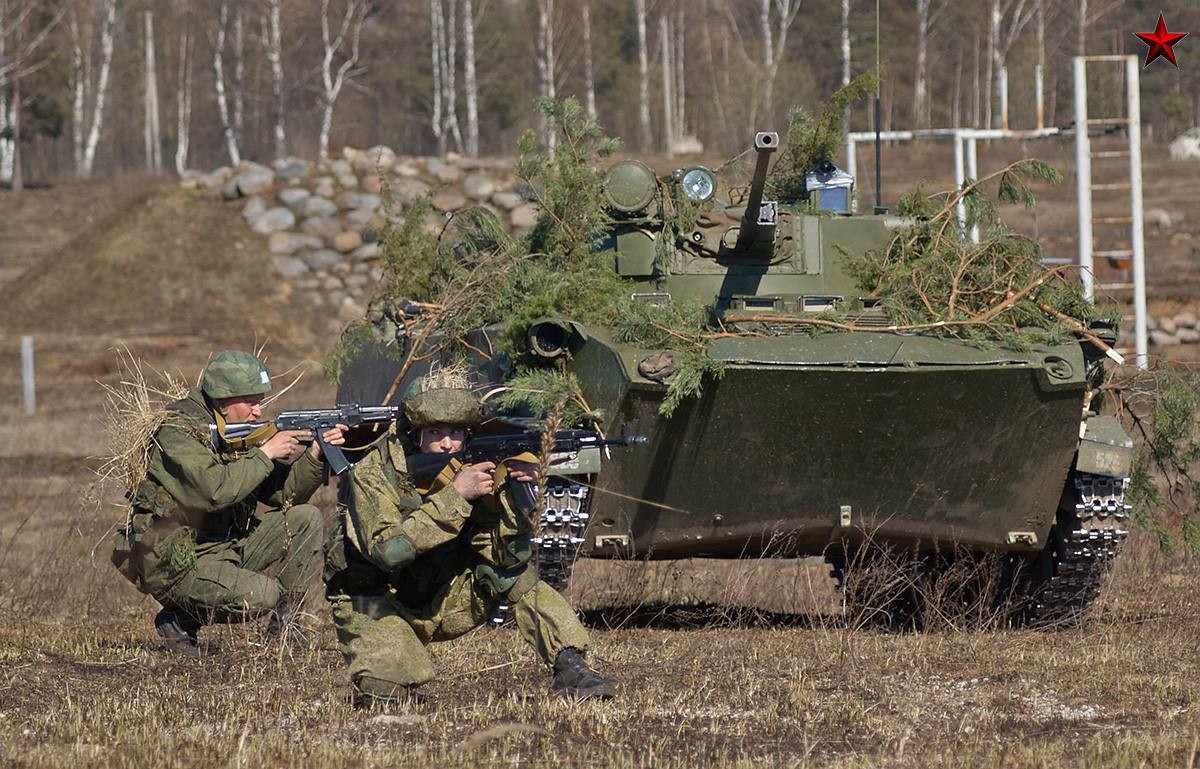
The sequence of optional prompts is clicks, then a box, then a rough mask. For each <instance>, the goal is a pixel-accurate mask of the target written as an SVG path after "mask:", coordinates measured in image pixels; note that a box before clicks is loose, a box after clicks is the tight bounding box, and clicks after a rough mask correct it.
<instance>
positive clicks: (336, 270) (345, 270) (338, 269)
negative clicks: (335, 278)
mask: <svg viewBox="0 0 1200 769" xmlns="http://www.w3.org/2000/svg"><path fill="white" fill-rule="evenodd" d="M353 269H354V265H352V264H350V262H347V261H341V262H338V263H337V264H335V265H333V266H332V267H330V268H329V271H330V272H332V273H333V274H335V275H349V274H350V271H351V270H353Z"/></svg>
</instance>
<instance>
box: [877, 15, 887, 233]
mask: <svg viewBox="0 0 1200 769" xmlns="http://www.w3.org/2000/svg"><path fill="white" fill-rule="evenodd" d="M875 75H876V77H875V213H877V214H882V213H884V210H885V209H884V208H883V178H882V174H883V150H882V147H881V145H880V143H879V130H880V129H879V122H880V120H881V118H882V115H883V110H882V109H881V108H880V106H879V97H880V95H881V94H882V93H883V71H882V70H880V69H879V0H875Z"/></svg>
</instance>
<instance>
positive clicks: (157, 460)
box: [113, 350, 345, 654]
mask: <svg viewBox="0 0 1200 769" xmlns="http://www.w3.org/2000/svg"><path fill="white" fill-rule="evenodd" d="M270 390H271V384H270V376H269V374H268V373H267V368H266V366H265V365H264V364H263V362H262V361H261V360H259V359H258V358H257V357H255V356H254V355H251V354H250V353H246V352H241V351H238V350H226V351H225V352H222V353H219V354H217V355H216V356H214V357H213V359H212V361H211V362H210V363H209V364H208V366H207V368H206V369H205V371H204V377H203V380H202V383H201V386H200V387H199V388H193V389H192V390H190V391H189V392H188V394H187V396H186V397H184V398H182V399H181V400H179V401H176V402H175V403H173V404H171V405H170V406H168V408H167V411H168V415H167V418H166V419H165V421H164V422H163V423H162V426H161V427H160V428H159V429H158V431H157V432H156V433H155V435H154V438H153V441H152V445H151V448H150V455H149V464H148V469H147V476H146V479H145V480H144V481H143V482H142V483H141V484H140V485H139V487H138V488H137V489H136V490H135V491H134V492H133V493H132V494H131V495H130V497H131V502H132V509H131V511H130V515H129V519H128V521H127V523H126V526H125V527H124V528H123V529H122V530H120V531H118V535H117V546H116V548H115V549H114V552H113V562H114V564H116V566H117V568H118V569H119V570H120V571H121V573H122V574H124V575H125V576H126V577H128V578H129V579H130V581H132V582H133V583H134V584H135V585H137V587H138V589H139V590H141V591H142V592H143V593H147V594H149V595H152V596H154V598H155V599H156V600H157V601H158V602H159V603H160V604H162V607H163V608H162V611H160V612H159V613H158V616H156V617H155V619H154V627H155V629H156V630H157V631H158V634H159V635H160V636H161V637H162V639H163V644H164V647H165V648H166V649H168V650H170V651H175V652H180V653H184V654H197V653H199V646H198V644H197V640H196V634H197V631H198V630H199V629H200V627H201V626H202V625H204V624H208V623H212V622H237V621H242V620H245V619H250V618H253V617H256V616H260V615H263V614H268V613H269V614H270V621H269V623H268V626H267V630H268V632H269V633H270V634H272V635H276V636H284V637H285V639H286V640H287V641H288V642H289V643H291V644H292V645H295V646H300V647H307V646H308V645H309V644H310V641H309V639H308V637H307V634H306V633H305V632H304V631H303V630H302V629H301V628H300V627H299V626H298V624H297V623H296V621H295V620H296V616H295V615H296V614H297V613H298V612H299V605H300V603H301V601H302V599H303V596H304V591H305V590H306V588H307V586H308V584H309V582H310V581H311V579H312V578H313V577H314V576H315V574H316V572H317V570H318V569H319V568H320V546H321V539H322V517H321V512H320V511H319V510H318V509H317V508H316V507H314V506H313V505H309V504H304V503H305V502H307V501H308V499H309V497H311V496H312V494H313V492H315V491H316V490H317V488H318V487H319V486H321V485H322V484H323V483H324V482H325V479H326V476H327V474H326V468H325V465H324V461H323V459H322V457H321V454H320V451H319V447H318V446H317V444H316V442H315V441H314V442H313V445H312V448H311V449H309V450H307V451H306V450H305V447H304V446H303V445H301V444H300V442H299V441H300V439H302V438H304V437H305V436H306V434H305V433H304V432H302V431H301V432H298V431H283V432H275V433H274V434H273V435H270V437H269V438H267V439H266V440H264V441H262V442H261V443H260V444H259V445H257V446H253V445H247V446H243V447H241V448H236V447H230V448H229V449H228V450H222V451H220V452H218V451H217V450H216V449H215V448H214V446H213V445H212V440H211V437H210V435H209V425H210V424H211V423H216V424H217V425H224V424H225V423H227V422H258V421H261V418H262V409H261V406H260V402H261V401H262V399H263V396H264V395H265V394H266V393H268V392H270ZM273 430H274V428H273V427H268V428H265V431H266V433H267V434H269V433H270V432H272V431H273ZM344 431H345V427H344V426H339V427H337V428H334V429H332V430H329V431H328V432H326V433H325V434H324V436H323V437H324V439H325V440H326V441H328V442H329V443H331V444H334V445H340V444H342V443H344V442H345V439H344V436H343V433H344ZM254 442H255V441H250V443H254ZM260 503H261V504H264V505H266V506H267V507H269V508H270V509H269V510H268V511H266V512H262V513H259V512H257V509H258V506H259V504H260ZM271 569H273V571H274V575H273V576H272V575H271V574H268V573H266V572H267V571H268V570H271Z"/></svg>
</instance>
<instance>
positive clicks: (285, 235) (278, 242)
mask: <svg viewBox="0 0 1200 769" xmlns="http://www.w3.org/2000/svg"><path fill="white" fill-rule="evenodd" d="M322 245H324V243H323V242H322V240H321V239H320V238H318V237H316V236H315V235H302V234H300V233H297V232H275V233H272V234H271V237H270V239H268V240H267V248H268V249H269V250H270V251H271V253H272V254H294V253H296V252H297V251H302V250H304V249H318V248H320V247H321V246H322Z"/></svg>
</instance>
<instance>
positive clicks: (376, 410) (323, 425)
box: [208, 403, 404, 475]
mask: <svg viewBox="0 0 1200 769" xmlns="http://www.w3.org/2000/svg"><path fill="white" fill-rule="evenodd" d="M403 414H404V407H403V406H359V405H358V404H357V403H345V404H341V405H339V406H337V407H336V408H332V409H302V410H300V411H283V412H280V414H279V416H277V417H275V419H273V420H271V421H270V422H231V423H229V424H226V425H225V429H224V430H222V429H221V428H219V427H218V426H217V425H209V426H208V431H209V434H210V435H211V436H212V442H213V446H214V447H216V448H217V449H218V450H220V449H221V448H223V447H225V446H228V445H230V444H231V443H233V442H234V441H242V445H250V446H257V445H259V444H261V443H262V442H263V441H265V440H267V439H268V438H270V437H271V436H272V435H274V434H275V433H276V432H278V431H281V430H308V431H309V432H311V433H312V435H313V439H314V440H315V441H316V442H317V444H318V445H319V446H320V447H321V453H322V454H324V455H325V459H326V461H328V462H329V470H330V472H332V473H333V474H334V475H341V474H342V473H344V472H346V471H347V470H349V469H350V462H349V461H348V460H347V459H346V455H345V454H344V453H342V449H341V448H340V447H338V446H332V445H330V444H328V443H326V442H325V440H324V439H323V438H322V437H321V436H322V434H323V433H324V432H325V431H326V430H328V429H330V428H331V427H333V426H335V425H346V426H348V427H355V426H357V425H365V424H383V423H387V422H394V421H396V420H397V419H399V418H400V417H401V416H402V415H403Z"/></svg>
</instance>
